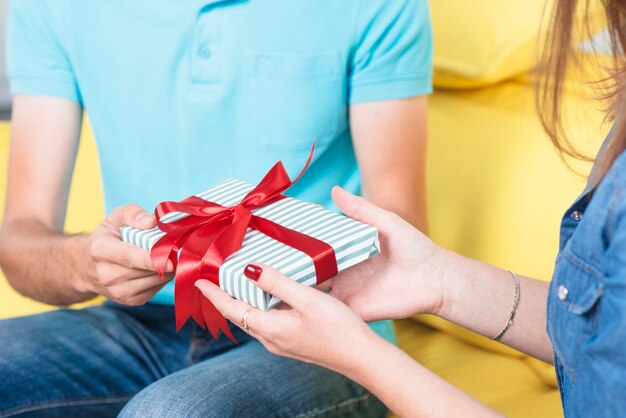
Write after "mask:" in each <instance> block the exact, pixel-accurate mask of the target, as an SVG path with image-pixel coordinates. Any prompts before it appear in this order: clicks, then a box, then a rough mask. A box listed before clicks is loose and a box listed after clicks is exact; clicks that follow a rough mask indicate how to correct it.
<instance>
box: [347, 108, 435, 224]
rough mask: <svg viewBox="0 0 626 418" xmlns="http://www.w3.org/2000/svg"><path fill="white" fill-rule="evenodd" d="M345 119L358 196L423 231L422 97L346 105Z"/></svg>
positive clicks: (424, 121)
mask: <svg viewBox="0 0 626 418" xmlns="http://www.w3.org/2000/svg"><path fill="white" fill-rule="evenodd" d="M350 123H351V129H352V137H353V142H354V148H355V151H356V156H357V160H358V163H359V167H360V169H361V175H362V177H363V195H364V197H366V198H367V199H368V200H370V201H371V202H373V203H375V204H376V205H378V206H381V207H383V208H385V209H388V210H391V211H392V212H395V213H397V214H398V215H400V216H401V217H402V218H404V219H406V220H408V221H409V222H410V223H412V224H413V225H415V226H416V227H417V228H419V229H420V230H421V231H422V232H424V233H427V231H428V223H427V217H426V181H425V180H426V143H427V97H426V96H417V97H413V98H410V99H401V100H389V101H379V102H371V103H361V104H355V105H352V106H351V107H350Z"/></svg>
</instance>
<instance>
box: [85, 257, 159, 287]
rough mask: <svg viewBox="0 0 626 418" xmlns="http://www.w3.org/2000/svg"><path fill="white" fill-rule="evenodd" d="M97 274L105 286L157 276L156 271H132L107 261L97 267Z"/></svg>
mask: <svg viewBox="0 0 626 418" xmlns="http://www.w3.org/2000/svg"><path fill="white" fill-rule="evenodd" d="M96 272H97V275H98V278H99V279H100V281H101V282H102V283H103V284H105V285H113V284H117V283H121V282H125V281H128V280H135V279H141V278H144V277H148V276H153V275H155V273H154V271H150V270H142V269H132V268H128V267H126V266H121V265H119V264H114V263H109V262H106V261H105V262H99V263H98V264H97V265H96Z"/></svg>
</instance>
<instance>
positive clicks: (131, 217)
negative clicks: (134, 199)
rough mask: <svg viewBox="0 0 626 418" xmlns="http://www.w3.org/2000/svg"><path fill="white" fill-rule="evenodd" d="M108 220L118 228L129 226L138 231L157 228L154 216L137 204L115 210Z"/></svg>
mask: <svg viewBox="0 0 626 418" xmlns="http://www.w3.org/2000/svg"><path fill="white" fill-rule="evenodd" d="M108 218H109V221H110V222H111V223H112V224H113V225H115V226H116V227H118V228H119V227H121V226H124V225H129V226H132V227H133V228H137V229H151V228H154V227H155V226H156V219H155V218H154V215H152V214H151V213H149V212H146V210H145V209H143V208H142V207H140V206H139V205H135V204H130V205H125V206H122V207H119V208H117V209H115V210H113V212H111V214H110V215H109V217H108Z"/></svg>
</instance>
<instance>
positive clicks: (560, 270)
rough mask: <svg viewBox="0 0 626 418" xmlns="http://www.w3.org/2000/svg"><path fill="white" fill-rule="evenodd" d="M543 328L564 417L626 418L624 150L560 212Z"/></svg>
mask: <svg viewBox="0 0 626 418" xmlns="http://www.w3.org/2000/svg"><path fill="white" fill-rule="evenodd" d="M547 327H548V334H549V335H550V339H551V340H552V344H553V350H554V365H555V369H556V374H557V380H558V383H559V389H560V392H561V399H562V402H563V409H564V412H565V416H566V417H609V416H610V417H617V416H626V152H624V153H622V155H621V156H620V157H619V158H618V159H617V160H616V161H615V163H614V164H613V166H612V167H611V169H610V170H609V172H608V173H607V174H606V176H605V177H604V179H602V181H601V182H600V183H599V184H598V186H597V187H591V186H588V187H587V189H586V190H585V191H584V192H583V194H582V195H581V196H580V197H579V198H578V199H577V200H576V202H575V203H574V204H573V205H572V206H571V207H570V209H569V210H568V211H567V212H566V213H565V215H564V217H563V220H562V223H561V239H560V252H559V255H558V257H557V259H556V266H555V271H554V276H553V278H552V282H551V285H550V293H549V296H548V323H547Z"/></svg>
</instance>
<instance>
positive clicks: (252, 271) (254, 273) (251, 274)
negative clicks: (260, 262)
mask: <svg viewBox="0 0 626 418" xmlns="http://www.w3.org/2000/svg"><path fill="white" fill-rule="evenodd" d="M261 273H263V269H262V268H261V267H259V266H255V265H254V264H248V265H247V266H246V268H245V269H243V274H245V275H246V277H247V278H248V279H250V280H254V281H255V282H256V281H257V280H259V277H261Z"/></svg>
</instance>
